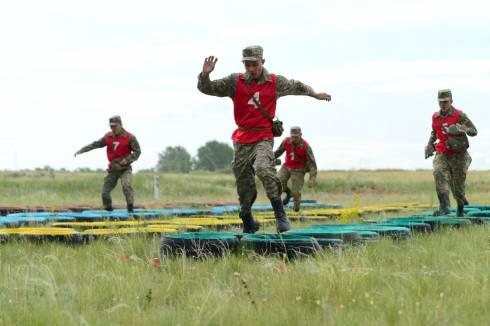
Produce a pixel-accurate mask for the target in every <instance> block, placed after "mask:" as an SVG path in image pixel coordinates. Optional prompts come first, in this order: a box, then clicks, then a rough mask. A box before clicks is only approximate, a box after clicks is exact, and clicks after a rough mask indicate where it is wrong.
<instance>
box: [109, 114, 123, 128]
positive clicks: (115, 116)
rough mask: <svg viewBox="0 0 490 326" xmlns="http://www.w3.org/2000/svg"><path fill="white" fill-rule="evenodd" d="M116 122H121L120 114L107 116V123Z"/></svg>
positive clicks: (114, 123)
mask: <svg viewBox="0 0 490 326" xmlns="http://www.w3.org/2000/svg"><path fill="white" fill-rule="evenodd" d="M116 123H122V121H121V116H119V115H113V116H112V117H110V118H109V125H111V126H114V125H116Z"/></svg>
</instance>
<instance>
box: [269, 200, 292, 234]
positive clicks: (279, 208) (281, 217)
mask: <svg viewBox="0 0 490 326" xmlns="http://www.w3.org/2000/svg"><path fill="white" fill-rule="evenodd" d="M271 204H272V208H273V209H274V215H275V216H276V229H277V233H282V232H286V231H288V230H289V229H290V226H289V220H288V218H287V217H286V212H285V211H284V206H283V205H282V201H281V198H274V199H271Z"/></svg>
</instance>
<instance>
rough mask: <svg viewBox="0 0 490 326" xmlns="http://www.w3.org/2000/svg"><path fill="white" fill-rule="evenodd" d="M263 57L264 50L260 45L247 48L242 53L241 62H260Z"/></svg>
mask: <svg viewBox="0 0 490 326" xmlns="http://www.w3.org/2000/svg"><path fill="white" fill-rule="evenodd" d="M263 56H264V49H263V48H262V47H261V46H260V45H251V46H247V47H246V48H245V49H243V51H242V61H260V60H262V59H263Z"/></svg>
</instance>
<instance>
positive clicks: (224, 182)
mask: <svg viewBox="0 0 490 326" xmlns="http://www.w3.org/2000/svg"><path fill="white" fill-rule="evenodd" d="M103 178H104V173H55V174H54V177H50V176H49V175H43V174H39V173H33V174H29V175H23V176H14V175H12V174H11V173H7V172H3V173H0V193H1V194H2V196H1V198H0V205H52V206H56V205H66V204H91V205H101V203H100V191H101V189H102V181H103ZM153 178H154V176H153V174H150V173H136V174H135V175H134V177H133V182H134V188H135V193H136V203H137V204H142V205H147V204H153V205H157V206H158V205H165V204H176V205H179V204H187V203H203V202H209V201H226V202H236V201H237V197H236V191H235V186H234V179H233V176H232V175H231V174H224V173H222V174H218V173H206V172H199V173H191V174H160V175H159V181H160V197H159V199H158V200H154V198H153ZM258 186H259V188H260V189H259V198H258V201H259V202H267V199H266V197H265V196H264V191H262V189H261V185H260V183H258ZM489 192H490V172H489V171H472V172H470V174H469V175H468V180H467V193H468V198H469V200H470V201H472V202H489V201H490V200H487V198H488V195H487V194H488V193H489ZM113 197H114V203H115V204H120V205H125V203H124V199H123V196H122V191H121V187H120V185H118V186H117V187H116V189H115V190H114V192H113ZM303 198H311V199H317V200H319V201H322V202H340V203H342V204H344V205H346V206H350V205H353V204H354V201H356V202H358V201H359V200H361V203H362V204H369V205H370V204H382V203H393V202H397V201H398V202H400V201H401V202H407V201H410V202H421V203H427V204H435V203H436V201H437V197H436V195H435V190H434V183H433V180H432V172H431V171H396V170H395V171H328V172H326V171H322V172H320V173H319V176H318V186H317V187H316V188H313V189H308V188H307V187H305V189H304V191H303Z"/></svg>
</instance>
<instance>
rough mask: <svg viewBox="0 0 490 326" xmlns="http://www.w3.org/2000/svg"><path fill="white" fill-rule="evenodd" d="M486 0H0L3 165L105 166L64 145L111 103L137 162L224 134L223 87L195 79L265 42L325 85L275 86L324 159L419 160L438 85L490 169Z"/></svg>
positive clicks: (300, 75)
mask: <svg viewBox="0 0 490 326" xmlns="http://www.w3.org/2000/svg"><path fill="white" fill-rule="evenodd" d="M489 40H490V2H489V1H488V0H485V1H483V0H482V1H479V0H467V1H448V0H444V1H440V0H436V1H430V0H424V1H419V0H415V1H393V0H391V1H346V0H342V1H325V0H324V1H289V0H283V1H280V2H279V1H274V2H266V1H253V0H249V1H245V2H243V1H224V0H223V1H185V0H183V1H177V2H173V1H172V2H170V1H162V0H160V1H143V0H140V1H122V0H117V1H104V0H97V1H92V0H85V1H68V0H60V1H55V0H45V1H22V0H18V1H2V3H1V4H0V112H1V119H2V122H3V123H2V128H1V129H0V135H1V138H0V145H1V147H2V155H1V157H0V169H14V168H17V169H22V168H33V167H38V166H44V165H50V166H53V167H55V168H61V167H65V168H68V169H74V168H76V167H91V168H104V167H105V166H106V164H107V163H106V158H105V152H104V150H103V149H100V150H95V151H92V152H90V153H86V154H84V155H81V156H79V157H77V158H74V157H73V153H74V152H75V151H76V150H77V149H79V148H80V147H81V146H83V145H86V144H88V143H89V142H91V141H93V140H96V139H98V138H100V137H102V136H103V134H104V133H105V132H107V131H108V121H107V119H108V118H109V116H111V115H114V114H120V115H121V116H122V119H123V123H124V126H125V127H126V129H127V130H129V131H130V132H132V133H134V134H135V135H136V136H137V138H138V140H139V141H140V144H141V147H142V151H143V154H142V156H141V158H140V160H139V161H138V162H137V163H135V164H134V168H135V169H136V170H138V169H143V168H151V167H153V166H154V165H155V163H156V161H157V156H158V152H160V151H162V150H163V149H164V148H165V147H166V146H174V145H182V146H184V147H186V148H187V149H188V150H189V151H190V153H191V154H192V155H195V154H196V150H197V148H198V147H199V146H201V145H202V144H204V143H205V142H206V141H208V140H213V139H216V140H219V141H224V142H228V143H230V144H231V140H230V135H231V133H232V131H233V129H234V128H235V125H234V122H233V109H232V102H231V100H230V99H229V98H216V97H210V96H206V95H203V94H201V93H200V92H199V91H198V90H197V88H196V84H197V74H198V73H199V72H200V70H201V67H202V61H203V59H204V57H205V56H208V55H215V56H217V57H218V58H219V61H218V64H217V67H216V69H215V71H214V72H213V73H212V75H211V77H212V78H213V79H214V78H219V77H224V76H226V75H228V74H229V73H232V72H238V71H242V70H243V66H242V64H241V62H240V59H241V50H242V48H243V47H245V46H247V45H250V44H260V45H262V46H263V47H264V50H265V51H264V57H265V59H266V63H265V66H266V68H267V69H269V71H271V72H274V73H278V74H281V75H284V76H286V77H288V78H293V79H299V80H301V81H303V82H305V83H307V84H309V85H311V86H312V87H314V89H315V90H317V91H326V92H328V93H330V94H332V96H333V101H332V102H331V103H326V102H320V101H317V100H314V99H312V98H308V97H286V98H281V99H280V100H279V102H278V115H279V117H280V118H281V119H282V120H284V121H285V124H286V127H290V126H291V125H300V126H301V127H302V128H303V135H304V137H305V139H307V140H308V141H309V143H310V144H311V145H312V147H313V150H314V152H315V155H316V157H317V160H318V165H319V167H320V168H321V169H352V168H354V169H357V168H406V169H415V168H431V161H430V160H427V161H426V160H424V159H423V148H424V146H425V144H426V143H427V140H428V137H429V133H430V128H431V116H432V113H433V112H434V111H436V110H437V109H438V107H437V90H438V89H441V88H451V89H452V90H453V95H454V100H455V103H454V104H455V106H456V107H457V108H460V109H461V110H463V111H464V112H466V113H467V114H468V116H469V117H470V119H471V120H472V121H473V122H474V123H475V125H476V127H477V128H478V130H479V134H478V136H477V137H476V138H472V139H471V148H470V153H471V155H472V156H473V165H472V168H474V169H488V168H490V150H489V148H490V133H489V132H488V131H489V128H488V126H487V125H488V124H489V123H490V109H489V108H488V105H487V103H488V102H489V98H490V45H489V44H490V42H489Z"/></svg>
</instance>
